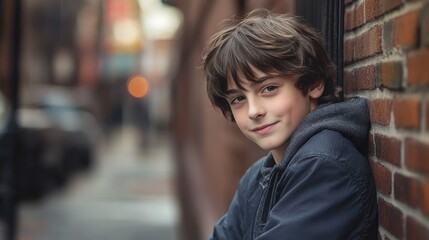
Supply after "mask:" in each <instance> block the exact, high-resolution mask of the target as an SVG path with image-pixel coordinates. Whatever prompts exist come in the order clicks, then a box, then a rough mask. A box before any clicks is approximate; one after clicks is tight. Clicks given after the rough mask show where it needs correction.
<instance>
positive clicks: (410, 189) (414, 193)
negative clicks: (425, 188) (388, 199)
mask: <svg viewBox="0 0 429 240" xmlns="http://www.w3.org/2000/svg"><path fill="white" fill-rule="evenodd" d="M420 184H421V183H420V182H419V180H418V179H415V178H412V177H407V176H404V175H402V174H399V173H396V174H395V176H394V183H393V188H394V191H395V199H396V200H398V201H401V202H403V203H405V204H407V205H408V206H410V207H412V208H417V207H419V205H420V196H421V185H420Z"/></svg>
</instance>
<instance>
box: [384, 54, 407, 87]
mask: <svg viewBox="0 0 429 240" xmlns="http://www.w3.org/2000/svg"><path fill="white" fill-rule="evenodd" d="M379 66H380V71H379V72H380V80H381V85H382V86H384V87H386V88H389V89H400V88H402V79H403V77H402V75H403V74H402V69H403V67H402V63H401V62H399V61H389V62H382V63H381V64H380V65H379Z"/></svg>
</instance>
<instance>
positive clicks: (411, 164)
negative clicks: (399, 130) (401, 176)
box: [405, 138, 429, 175]
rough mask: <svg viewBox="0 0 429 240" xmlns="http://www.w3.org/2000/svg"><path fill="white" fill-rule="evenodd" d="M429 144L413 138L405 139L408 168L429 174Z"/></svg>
mask: <svg viewBox="0 0 429 240" xmlns="http://www.w3.org/2000/svg"><path fill="white" fill-rule="evenodd" d="M428 156H429V144H428V143H423V142H420V141H418V140H416V139H413V138H406V139H405V165H406V166H407V168H409V169H411V170H413V171H415V172H419V173H423V174H427V175H429V162H428V160H429V159H428Z"/></svg>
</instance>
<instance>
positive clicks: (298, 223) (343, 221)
mask: <svg viewBox="0 0 429 240" xmlns="http://www.w3.org/2000/svg"><path fill="white" fill-rule="evenodd" d="M359 184H360V183H359V182H358V180H356V178H355V177H354V176H353V173H352V172H350V169H347V168H345V167H344V166H343V165H341V164H340V162H339V161H337V160H334V159H331V158H330V157H329V156H322V155H316V156H307V157H305V158H303V159H300V160H299V161H297V162H296V163H295V164H291V165H290V166H289V167H288V169H287V171H286V172H285V178H283V181H282V189H278V192H280V193H279V195H278V201H277V203H276V204H275V206H274V207H273V208H272V209H271V211H270V213H269V216H268V219H267V222H266V226H265V228H264V231H263V234H261V235H260V236H259V237H258V238H257V239H258V240H274V239H303V240H308V239H358V238H359V239H361V238H360V237H359V236H353V234H354V233H362V231H359V230H358V229H359V228H363V226H362V223H363V221H362V212H363V210H362V209H363V207H364V206H362V201H361V199H360V198H361V197H362V194H361V192H360V191H361V190H362V189H361V188H360V187H358V186H359Z"/></svg>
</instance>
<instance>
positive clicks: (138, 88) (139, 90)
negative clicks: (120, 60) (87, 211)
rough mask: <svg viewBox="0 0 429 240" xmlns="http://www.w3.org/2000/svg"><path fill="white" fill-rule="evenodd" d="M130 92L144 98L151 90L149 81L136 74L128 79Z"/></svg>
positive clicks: (136, 96)
mask: <svg viewBox="0 0 429 240" xmlns="http://www.w3.org/2000/svg"><path fill="white" fill-rule="evenodd" d="M127 89H128V92H129V93H130V94H131V96H133V97H135V98H143V97H145V96H146V95H147V94H148V92H149V82H148V81H147V80H146V79H145V78H144V77H142V76H134V77H132V78H130V79H129V80H128V86H127Z"/></svg>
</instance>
